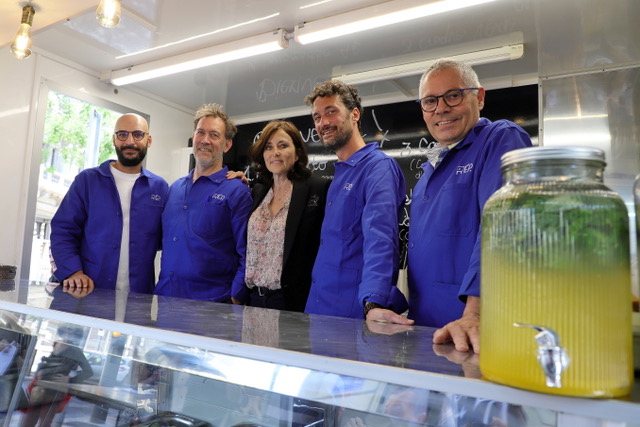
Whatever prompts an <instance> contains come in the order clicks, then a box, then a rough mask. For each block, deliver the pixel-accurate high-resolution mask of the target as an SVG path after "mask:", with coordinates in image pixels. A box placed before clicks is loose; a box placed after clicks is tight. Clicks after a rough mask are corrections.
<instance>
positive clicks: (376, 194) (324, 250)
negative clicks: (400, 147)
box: [305, 143, 406, 319]
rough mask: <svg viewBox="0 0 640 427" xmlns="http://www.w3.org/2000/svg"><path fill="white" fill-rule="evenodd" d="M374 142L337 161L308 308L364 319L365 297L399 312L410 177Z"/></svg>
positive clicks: (401, 299) (317, 312)
mask: <svg viewBox="0 0 640 427" xmlns="http://www.w3.org/2000/svg"><path fill="white" fill-rule="evenodd" d="M377 147H378V144H377V143H371V144H367V145H366V146H365V147H363V148H361V149H360V150H359V151H357V152H356V153H354V154H353V155H352V156H351V157H349V159H347V160H346V161H344V162H336V163H335V168H336V170H335V176H334V178H333V182H332V183H331V185H330V186H329V192H328V194H327V204H326V208H325V217H324V221H323V223H322V231H321V234H320V249H319V250H318V255H317V257H316V262H315V264H314V267H313V272H312V283H311V292H310V294H309V299H308V300H307V306H306V308H305V312H307V313H315V314H328V315H333V316H342V317H353V318H360V319H361V318H363V307H364V301H365V300H366V301H370V302H376V303H378V304H381V305H383V306H384V307H387V308H391V309H394V310H396V311H398V312H400V313H401V312H403V311H404V310H406V300H405V299H404V297H403V296H402V294H401V293H400V291H399V290H398V288H396V286H395V284H396V280H397V278H398V256H399V254H398V221H399V220H398V218H399V215H400V210H401V209H402V207H403V205H404V198H405V181H404V176H403V175H402V171H401V170H400V167H399V166H398V164H397V163H396V161H395V160H393V159H392V158H390V157H389V156H387V155H386V154H384V153H382V152H381V151H379V150H377Z"/></svg>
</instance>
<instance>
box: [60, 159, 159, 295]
mask: <svg viewBox="0 0 640 427" xmlns="http://www.w3.org/2000/svg"><path fill="white" fill-rule="evenodd" d="M112 161H113V160H107V161H105V162H103V163H102V164H101V165H100V166H98V167H94V168H90V169H85V170H83V171H82V172H80V173H79V174H78V176H76V178H75V180H74V181H73V183H72V184H71V187H70V188H69V191H68V192H67V194H66V195H65V197H64V199H63V200H62V203H61V204H60V207H59V208H58V210H57V212H56V214H55V215H54V216H53V219H52V220H51V255H52V257H53V262H54V272H53V273H54V275H55V276H56V278H57V279H58V280H60V281H62V280H64V279H66V278H67V277H69V276H70V275H71V274H73V273H75V272H76V271H79V270H83V271H84V273H85V274H86V275H87V276H89V277H90V278H91V279H93V281H94V282H95V285H96V287H98V288H106V289H115V286H116V279H117V273H118V264H119V262H120V244H121V239H122V226H123V220H122V206H121V204H120V196H119V195H118V189H117V188H116V182H115V179H114V178H113V175H112V174H111V170H110V166H109V164H110V163H111V162H112ZM168 188H169V186H168V185H167V182H166V181H165V180H164V179H162V178H160V177H159V176H157V175H155V174H153V173H151V172H149V171H148V170H146V169H145V168H142V172H141V174H140V177H139V178H138V179H137V180H136V182H135V184H134V185H133V190H132V192H131V211H130V230H131V233H130V236H129V284H130V290H131V292H138V293H151V292H153V286H154V283H155V280H156V279H155V270H154V260H155V257H156V253H157V251H158V249H159V248H160V242H161V238H162V233H161V215H162V210H163V208H164V205H165V202H166V201H167V193H168Z"/></svg>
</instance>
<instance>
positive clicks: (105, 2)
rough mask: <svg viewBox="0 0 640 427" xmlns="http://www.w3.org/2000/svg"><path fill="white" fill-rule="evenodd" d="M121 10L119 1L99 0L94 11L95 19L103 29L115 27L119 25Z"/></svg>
mask: <svg viewBox="0 0 640 427" xmlns="http://www.w3.org/2000/svg"><path fill="white" fill-rule="evenodd" d="M121 10H122V2H121V0H100V4H99V5H98V9H96V19H97V20H98V22H99V23H100V25H102V26H103V27H107V28H111V27H115V26H116V25H118V24H119V23H120V13H121Z"/></svg>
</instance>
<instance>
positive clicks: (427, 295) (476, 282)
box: [408, 118, 531, 327]
mask: <svg viewBox="0 0 640 427" xmlns="http://www.w3.org/2000/svg"><path fill="white" fill-rule="evenodd" d="M529 146H531V139H530V138H529V135H527V133H526V132H525V131H524V130H522V129H521V128H520V127H519V126H517V125H516V124H514V123H512V122H509V121H507V120H499V121H496V122H494V123H492V122H491V121H489V120H487V119H485V118H481V119H480V120H479V121H478V123H477V124H476V125H475V126H474V127H473V129H471V131H470V132H469V133H468V134H467V136H466V137H465V138H464V139H463V140H462V141H461V142H460V143H459V144H458V145H456V146H455V147H454V148H452V149H451V150H450V151H449V152H448V153H447V154H446V156H445V157H444V159H443V160H442V162H441V163H440V165H438V167H437V169H435V170H434V168H433V166H432V165H431V163H429V162H425V163H423V165H422V169H423V171H424V172H423V174H422V176H421V177H420V179H419V180H418V183H417V184H416V186H415V188H414V190H413V197H412V200H411V224H410V225H409V248H408V277H409V318H410V319H414V320H415V321H416V324H418V325H424V326H432V327H442V326H444V325H446V324H447V323H449V322H451V321H453V320H456V319H459V318H460V316H461V315H462V311H463V310H464V303H463V301H464V300H466V296H468V295H472V296H480V219H481V216H482V208H483V207H484V204H485V203H486V201H487V199H488V198H489V197H490V196H491V195H492V194H493V193H494V192H495V191H496V190H497V189H498V188H500V187H501V185H502V174H501V171H500V157H501V156H502V155H503V154H504V153H506V152H508V151H511V150H513V149H516V148H524V147H529Z"/></svg>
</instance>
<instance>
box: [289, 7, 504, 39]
mask: <svg viewBox="0 0 640 427" xmlns="http://www.w3.org/2000/svg"><path fill="white" fill-rule="evenodd" d="M492 1H495V0H439V1H432V2H429V3H427V4H425V1H424V0H396V1H389V2H385V3H382V4H379V5H376V6H371V7H367V8H363V9H358V10H353V11H351V12H347V13H342V14H340V15H336V16H331V17H328V18H323V19H320V20H317V21H311V22H308V23H306V22H305V23H304V24H300V25H296V27H295V31H294V35H295V40H296V42H298V43H300V44H309V43H315V42H319V41H322V40H327V39H331V38H334V37H340V36H344V35H347V34H353V33H356V32H359V31H365V30H369V29H374V28H380V27H383V26H386V25H391V24H397V23H399V22H405V21H409V20H412V19H416V18H423V17H425V16H430V15H435V14H438V13H444V12H449V11H452V10H456V9H462V8H465V7H470V6H475V5H479V4H483V3H489V2H492Z"/></svg>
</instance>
